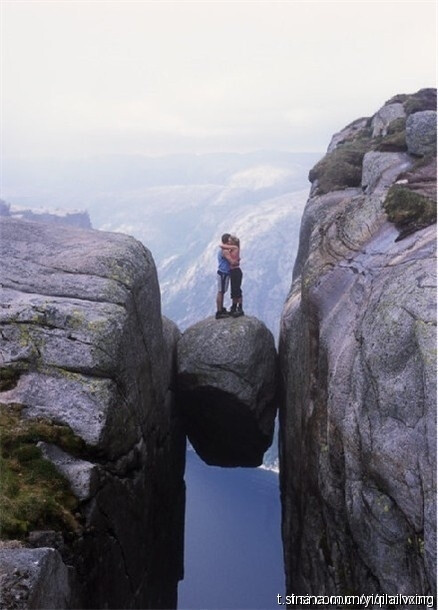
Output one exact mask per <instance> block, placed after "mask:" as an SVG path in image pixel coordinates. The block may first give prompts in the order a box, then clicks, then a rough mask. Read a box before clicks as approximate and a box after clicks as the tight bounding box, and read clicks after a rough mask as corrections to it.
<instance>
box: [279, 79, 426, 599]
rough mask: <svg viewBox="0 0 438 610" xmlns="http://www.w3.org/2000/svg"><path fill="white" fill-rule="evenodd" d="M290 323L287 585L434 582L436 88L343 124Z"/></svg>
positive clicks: (316, 173)
mask: <svg viewBox="0 0 438 610" xmlns="http://www.w3.org/2000/svg"><path fill="white" fill-rule="evenodd" d="M310 179H311V181H312V188H311V193H310V198H309V200H308V202H307V205H306V208H305V211H304V215H303V219H302V224H301V234H300V246H299V251H298V256H297V260H296V264H295V268H294V274H293V282H292V286H291V290H290V293H289V295H288V297H287V300H286V303H285V307H284V310H283V314H282V320H281V332H280V346H279V358H280V370H281V376H282V382H281V383H282V401H281V405H280V482H281V497H282V508H283V525H282V535H283V544H284V556H285V570H286V575H287V590H288V593H292V592H295V593H301V594H307V593H313V594H323V593H324V594H338V595H339V594H360V593H373V592H379V593H382V592H383V593H388V594H397V593H405V594H431V593H435V588H436V581H435V578H436V547H435V543H436V484H435V482H436V479H435V466H436V421H435V399H436V374H435V365H436V224H435V223H436V91H435V90H431V89H428V90H421V91H419V92H417V93H416V94H414V95H400V96H396V97H395V98H393V99H392V100H390V101H389V102H387V103H386V104H385V105H384V106H383V107H382V108H381V109H380V110H379V111H378V112H377V113H376V114H375V115H373V116H372V117H371V118H367V119H359V120H358V121H355V122H354V123H352V124H350V125H348V126H347V127H346V128H345V129H344V130H342V131H341V132H340V133H338V134H336V135H335V136H334V137H333V139H332V142H331V144H330V146H329V149H328V153H327V155H326V156H325V157H324V158H323V159H322V160H321V161H320V162H319V163H318V164H317V166H316V167H315V168H314V169H313V170H312V171H311V172H310Z"/></svg>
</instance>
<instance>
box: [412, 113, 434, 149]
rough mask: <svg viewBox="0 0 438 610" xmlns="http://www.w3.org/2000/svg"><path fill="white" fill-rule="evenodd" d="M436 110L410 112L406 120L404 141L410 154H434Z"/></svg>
mask: <svg viewBox="0 0 438 610" xmlns="http://www.w3.org/2000/svg"><path fill="white" fill-rule="evenodd" d="M436 121H437V118H436V111H434V110H424V111H423V112H416V113H414V114H411V115H410V116H409V117H408V119H407V121H406V143H407V146H408V151H409V153H410V154H411V155H417V156H419V157H424V156H426V155H435V156H436V138H437V135H436Z"/></svg>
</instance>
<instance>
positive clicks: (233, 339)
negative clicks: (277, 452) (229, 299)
mask: <svg viewBox="0 0 438 610" xmlns="http://www.w3.org/2000/svg"><path fill="white" fill-rule="evenodd" d="M276 365H277V357H276V350H275V345H274V338H273V336H272V333H271V332H270V331H269V330H268V329H267V328H266V326H265V325H264V324H263V323H262V322H260V321H259V320H258V319H256V318H253V317H250V316H244V317H240V318H235V319H233V318H230V319H223V320H215V319H214V318H207V319H205V320H203V321H201V322H199V323H197V324H195V325H193V326H191V327H190V328H188V329H187V330H186V331H185V332H184V334H183V336H182V338H181V339H180V341H179V343H178V401H179V402H180V404H181V407H182V410H183V413H184V420H185V426H186V431H187V435H188V438H189V440H190V442H191V443H192V445H193V447H194V448H195V450H196V451H197V453H198V454H199V456H200V457H201V458H202V459H203V460H204V461H205V462H206V463H207V464H210V465H216V466H259V465H260V464H261V463H262V461H263V454H264V452H265V451H266V449H268V447H269V446H270V445H271V443H272V436H273V430H274V420H275V414H276V410H277V402H276V398H277V397H276V381H277V375H276V372H277V366H276Z"/></svg>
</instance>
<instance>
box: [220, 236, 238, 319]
mask: <svg viewBox="0 0 438 610" xmlns="http://www.w3.org/2000/svg"><path fill="white" fill-rule="evenodd" d="M217 258H218V270H217V296H216V320H218V319H220V318H228V317H229V316H233V318H237V317H238V316H243V309H242V288H241V286H242V275H243V274H242V269H241V268H240V240H239V239H238V238H237V237H236V236H235V235H231V234H230V233H224V234H223V235H222V238H221V243H220V244H219V251H218V255H217ZM230 282H231V300H232V305H231V309H230V311H227V310H226V308H225V307H224V296H225V293H226V292H227V290H228V286H229V284H230Z"/></svg>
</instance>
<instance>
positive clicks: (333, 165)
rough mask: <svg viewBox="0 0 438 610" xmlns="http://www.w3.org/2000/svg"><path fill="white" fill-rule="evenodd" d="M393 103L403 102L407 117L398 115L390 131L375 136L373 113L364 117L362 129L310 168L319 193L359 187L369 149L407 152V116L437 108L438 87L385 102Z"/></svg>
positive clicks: (315, 190) (346, 136)
mask: <svg viewBox="0 0 438 610" xmlns="http://www.w3.org/2000/svg"><path fill="white" fill-rule="evenodd" d="M393 103H401V104H403V108H404V111H405V113H406V117H399V118H397V119H394V120H393V121H392V122H391V123H390V124H389V125H388V129H387V133H386V135H381V136H376V137H373V136H372V120H373V117H370V118H368V119H364V121H366V122H365V124H364V127H363V128H362V129H358V130H357V131H355V130H351V133H350V134H345V139H344V140H342V141H341V142H339V144H338V145H337V146H336V148H335V149H334V150H332V151H331V152H329V153H327V154H326V155H325V156H324V157H323V158H322V159H321V160H320V161H318V163H317V164H316V165H315V166H314V167H313V168H312V169H311V170H310V172H309V181H310V182H311V183H312V184H313V183H315V184H314V194H315V195H324V194H326V193H329V192H331V191H337V190H343V189H347V188H352V187H353V188H359V187H360V186H361V179H362V161H363V158H364V156H365V154H366V153H367V152H370V151H377V152H406V151H407V144H406V118H407V117H408V116H409V115H410V114H413V113H415V112H420V111H424V110H436V90H435V89H421V90H420V91H418V92H417V93H414V94H411V95H399V96H395V97H394V98H392V99H391V100H389V101H388V102H387V103H386V104H385V105H387V104H393ZM351 125H353V123H352V124H351ZM351 125H350V126H351ZM350 126H347V128H348V127H350ZM347 128H346V129H347Z"/></svg>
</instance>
